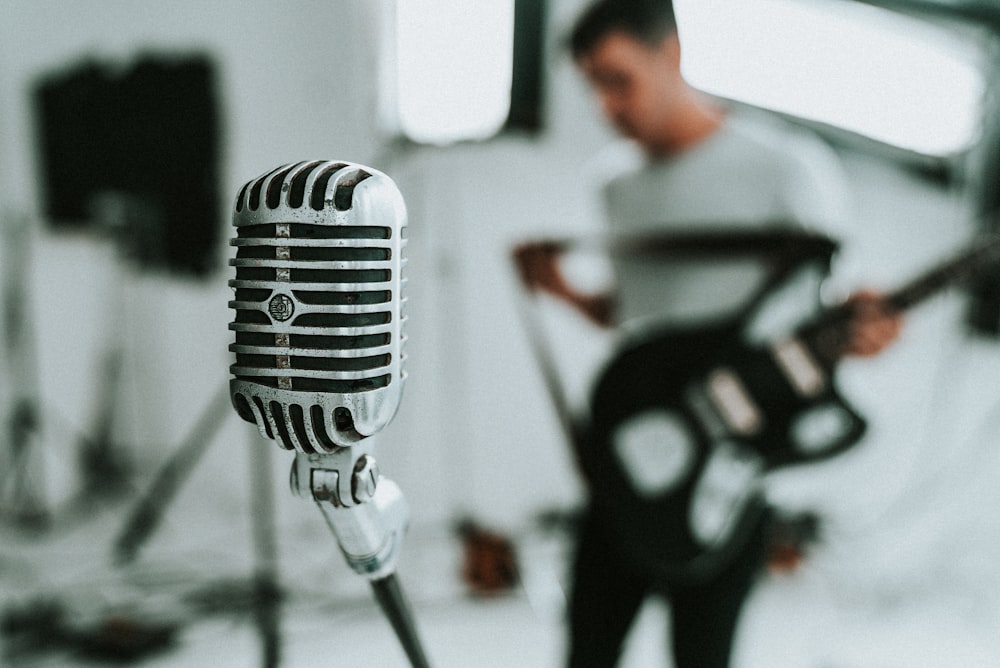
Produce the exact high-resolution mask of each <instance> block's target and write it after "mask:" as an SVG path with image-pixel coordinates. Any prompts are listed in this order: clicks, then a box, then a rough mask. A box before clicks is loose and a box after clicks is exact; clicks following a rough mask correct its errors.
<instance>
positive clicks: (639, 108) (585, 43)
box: [569, 0, 706, 154]
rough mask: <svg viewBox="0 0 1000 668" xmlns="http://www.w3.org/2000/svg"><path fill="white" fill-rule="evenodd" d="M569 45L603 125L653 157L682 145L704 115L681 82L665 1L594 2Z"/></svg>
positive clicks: (668, 5) (677, 46)
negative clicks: (604, 120) (598, 107)
mask: <svg viewBox="0 0 1000 668" xmlns="http://www.w3.org/2000/svg"><path fill="white" fill-rule="evenodd" d="M569 47H570V50H571V52H572V54H573V58H574V60H575V61H576V63H577V65H578V66H579V67H580V70H581V71H582V72H583V74H584V75H585V76H586V77H587V80H588V81H589V82H590V84H591V86H592V87H593V89H594V92H595V93H596V95H597V98H598V100H599V101H600V104H601V108H602V110H603V112H604V115H605V116H606V117H607V119H608V121H609V122H610V123H611V124H612V125H613V126H614V127H615V128H616V129H617V130H618V131H619V132H620V133H621V134H623V135H624V136H626V137H629V138H630V139H633V140H635V141H636V142H638V143H639V144H640V145H641V146H642V147H643V148H645V149H646V150H647V151H649V152H651V153H655V154H665V153H671V152H674V151H676V150H679V149H681V148H684V147H685V146H686V144H687V143H688V139H689V134H690V130H691V128H692V125H697V126H699V127H700V122H701V121H702V120H704V112H705V111H706V110H705V109H704V108H703V107H702V105H701V103H700V101H699V100H698V99H696V96H694V95H693V92H692V90H691V89H690V88H689V87H688V85H687V83H686V82H685V81H684V79H683V77H682V76H681V55H680V51H681V50H680V42H679V40H678V37H677V23H676V20H675V18H674V11H673V5H672V3H671V2H670V0H598V1H597V2H596V3H594V4H593V5H591V6H590V7H589V8H588V9H587V10H586V11H585V12H584V13H583V14H582V15H581V16H580V18H579V19H578V20H577V23H576V25H575V27H574V29H573V32H572V33H571V35H570V40H569Z"/></svg>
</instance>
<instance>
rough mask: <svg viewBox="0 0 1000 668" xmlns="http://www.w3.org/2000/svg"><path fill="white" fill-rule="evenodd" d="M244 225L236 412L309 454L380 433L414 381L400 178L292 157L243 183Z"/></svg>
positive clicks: (235, 284) (236, 221)
mask: <svg viewBox="0 0 1000 668" xmlns="http://www.w3.org/2000/svg"><path fill="white" fill-rule="evenodd" d="M233 225H234V227H235V228H236V236H235V237H234V238H233V239H232V240H231V244H232V245H233V246H235V247H236V257H235V258H233V259H231V260H230V264H231V265H232V266H233V267H235V269H236V277H235V279H234V280H231V281H230V286H231V287H232V288H234V290H235V299H234V300H233V301H231V302H230V304H229V305H230V307H231V308H233V309H235V311H236V316H235V319H234V321H233V322H232V323H231V325H230V329H232V330H233V331H234V332H235V342H234V343H233V344H232V345H231V346H230V350H231V351H232V352H233V353H235V355H236V362H235V364H233V365H232V367H231V373H232V378H231V380H230V396H231V398H232V402H233V406H234V407H235V408H236V411H237V413H239V415H240V416H241V417H242V418H243V419H244V420H247V421H249V422H253V423H254V424H256V425H257V428H258V429H259V430H260V432H261V435H262V436H264V437H265V438H269V439H273V440H276V441H277V442H278V443H279V444H280V445H282V446H283V447H284V448H286V449H289V450H293V449H294V450H296V451H298V452H302V453H306V454H323V453H332V452H335V451H337V449H338V448H340V447H350V446H352V445H354V444H356V443H358V442H359V441H361V440H362V439H364V438H366V437H368V436H371V435H372V434H374V433H376V432H378V431H379V430H381V429H382V428H383V427H385V426H386V425H387V424H388V423H389V421H390V420H392V418H393V416H394V415H395V413H396V410H397V409H398V407H399V401H400V397H401V394H402V387H403V383H404V380H405V377H406V374H405V371H404V362H405V357H404V356H405V351H404V344H405V334H404V328H403V325H404V320H405V316H404V314H403V312H402V307H403V303H404V301H405V300H404V299H403V296H402V294H401V293H402V286H403V283H404V279H403V276H402V271H403V267H404V265H405V260H404V258H403V248H404V246H405V244H406V238H405V230H406V208H405V205H404V203H403V198H402V195H401V194H400V192H399V190H398V189H397V188H396V185H395V184H394V183H393V181H392V180H391V179H390V178H389V177H388V176H386V175H385V174H383V173H381V172H379V171H377V170H374V169H371V168H368V167H364V166H361V165H357V164H353V163H346V162H334V161H312V162H300V163H295V164H291V165H285V166H282V167H279V168H278V169H275V170H273V171H271V172H268V173H266V174H264V175H262V176H260V177H258V178H257V179H254V180H252V181H249V182H248V183H247V184H246V185H244V186H243V188H242V189H241V190H240V193H239V195H238V197H237V199H236V206H235V211H234V213H233Z"/></svg>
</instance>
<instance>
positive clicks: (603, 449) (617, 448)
mask: <svg viewBox="0 0 1000 668" xmlns="http://www.w3.org/2000/svg"><path fill="white" fill-rule="evenodd" d="M741 334H742V331H741V328H740V327H739V323H727V324H723V325H719V326H716V327H710V328H699V329H691V330H668V331H664V332H660V333H659V334H657V335H654V336H650V337H647V338H646V339H644V340H643V341H641V342H639V343H637V344H636V345H633V346H627V347H626V348H625V349H624V350H623V351H622V352H621V353H620V354H619V355H617V356H616V357H615V358H614V359H613V360H612V361H611V363H610V364H608V365H607V367H606V370H605V372H604V373H603V375H602V376H601V378H600V380H599V382H598V383H597V385H596V386H595V391H594V394H593V398H592V418H591V422H590V425H589V428H588V429H587V430H585V433H584V434H583V435H582V436H581V437H580V439H579V444H578V447H579V448H580V450H581V452H580V453H579V454H580V460H581V466H582V467H583V469H584V473H585V475H586V477H587V479H588V481H589V483H590V486H591V492H592V497H593V502H594V504H595V507H596V508H597V510H598V511H599V512H602V513H604V514H605V516H607V517H608V519H609V520H610V521H609V522H608V523H607V524H608V526H609V527H611V528H612V530H614V531H617V532H618V534H619V535H618V538H619V539H620V540H621V542H622V544H623V545H624V546H625V548H626V553H627V554H630V555H631V556H632V557H633V559H634V561H635V562H636V565H637V566H638V567H640V568H641V569H643V570H645V571H647V572H650V573H652V574H654V575H655V576H657V577H662V578H667V579H685V580H690V579H692V578H701V577H707V576H710V575H711V574H712V573H714V572H717V571H718V570H719V569H721V568H722V567H724V566H725V565H726V564H727V563H729V561H730V560H731V559H732V557H733V556H734V555H735V554H737V553H738V552H739V550H740V549H741V548H742V546H743V545H744V543H745V541H746V540H747V539H748V538H749V537H750V536H751V535H752V534H753V532H754V529H755V527H756V526H757V524H758V522H759V521H760V518H761V516H762V514H763V512H764V510H765V504H764V502H763V497H762V489H761V484H762V477H763V475H764V474H765V473H766V472H767V471H769V470H772V469H774V468H776V467H780V466H785V465H789V464H793V463H798V462H807V461H815V460H818V459H822V458H826V457H830V456H832V455H834V454H836V453H839V452H842V451H843V450H845V449H847V448H849V447H850V446H851V445H853V444H854V443H856V442H857V441H858V440H859V439H860V437H861V435H862V433H863V432H864V429H865V424H864V421H863V420H862V419H861V417H860V416H858V415H857V414H856V413H855V412H854V411H853V410H851V408H850V407H849V406H847V404H846V403H845V402H844V401H843V400H842V399H841V398H840V396H839V395H838V394H837V392H836V389H835V388H834V386H833V384H832V382H830V379H829V376H828V375H827V376H822V382H816V377H814V376H810V375H809V374H806V376H807V380H811V381H813V382H812V384H808V383H806V384H805V385H806V386H805V389H806V390H807V391H805V392H804V391H803V386H804V385H803V379H802V378H801V377H798V378H797V377H795V376H794V374H792V375H791V376H790V372H789V370H788V368H787V366H788V365H787V363H786V361H782V360H784V359H785V358H787V357H788V354H787V352H783V353H780V354H779V353H778V352H777V350H778V349H777V348H775V347H771V346H762V347H755V346H749V345H746V344H745V343H744V342H743V341H742V336H741ZM781 350H787V349H786V347H782V348H781ZM796 351H797V352H799V353H801V352H802V351H801V350H798V349H796ZM793 356H794V355H793ZM800 371H801V370H800ZM811 371H813V372H815V371H816V369H811ZM800 376H801V373H800Z"/></svg>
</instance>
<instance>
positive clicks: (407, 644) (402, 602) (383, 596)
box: [371, 574, 430, 668]
mask: <svg viewBox="0 0 1000 668" xmlns="http://www.w3.org/2000/svg"><path fill="white" fill-rule="evenodd" d="M371 583H372V590H373V591H374V592H375V600H377V601H378V604H379V606H381V608H382V612H384V613H385V616H386V617H388V618H389V623H390V624H392V628H393V630H395V632H396V637H397V638H399V642H400V643H401V644H402V645H403V650H404V651H405V652H406V656H407V657H409V659H410V664H411V665H412V666H413V668H430V663H428V661H427V656H426V655H425V654H424V649H423V647H422V646H421V644H420V638H419V636H418V635H417V629H416V626H415V625H414V623H413V616H412V615H411V614H410V606H409V604H408V603H407V601H406V598H405V597H404V596H403V588H402V587H401V586H400V584H399V581H398V580H397V579H396V575H395V574H392V575H388V576H386V577H384V578H381V579H379V580H372V581H371Z"/></svg>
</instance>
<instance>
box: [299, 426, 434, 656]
mask: <svg viewBox="0 0 1000 668" xmlns="http://www.w3.org/2000/svg"><path fill="white" fill-rule="evenodd" d="M370 451H371V446H370V445H368V442H367V441H361V442H360V443H358V444H356V445H354V446H352V447H349V448H339V449H338V450H337V451H335V452H333V453H329V454H305V453H302V452H297V453H296V454H295V462H294V463H293V464H292V475H291V487H292V492H293V493H295V494H296V495H298V496H300V497H303V498H306V499H312V500H313V501H314V502H315V503H316V505H317V506H318V507H319V509H320V512H321V513H322V514H323V518H324V519H325V520H326V523H327V525H328V526H329V527H330V530H331V531H332V532H333V535H334V537H335V538H336V539H337V543H338V545H339V546H340V550H341V552H342V553H343V554H344V557H345V558H346V559H347V563H348V565H349V566H350V567H351V569H352V570H354V572H356V573H358V574H359V575H363V576H365V577H366V578H368V580H369V581H370V583H371V586H372V591H373V593H374V595H375V600H376V601H377V602H378V604H379V606H380V607H381V608H382V611H383V613H384V614H385V616H386V617H387V618H388V620H389V623H390V624H391V625H392V628H393V630H394V631H395V633H396V636H397V638H398V639H399V641H400V644H401V645H402V646H403V650H404V651H405V652H406V656H407V658H409V660H410V664H411V665H412V666H413V668H430V663H429V662H428V660H427V655H426V653H425V652H424V649H423V646H422V645H421V643H420V637H419V636H418V634H417V630H416V625H415V623H414V618H413V614H412V612H411V609H410V606H409V603H408V602H407V600H406V598H405V596H404V595H403V589H402V586H401V585H400V583H399V581H398V579H397V578H396V574H395V570H396V561H397V559H398V557H399V548H400V546H401V544H402V539H403V533H404V531H405V529H406V523H407V521H408V519H409V508H408V506H407V504H406V500H405V499H404V498H403V493H402V492H401V491H400V489H399V486H397V485H396V483H395V482H393V481H392V480H390V479H388V478H386V477H384V476H383V475H381V473H380V472H379V468H378V464H377V463H376V462H375V459H374V457H372V456H371V452H370Z"/></svg>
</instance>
